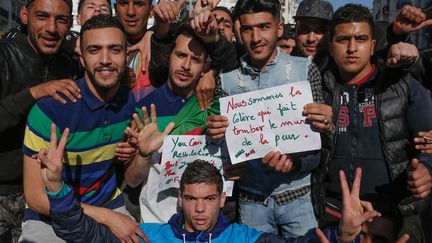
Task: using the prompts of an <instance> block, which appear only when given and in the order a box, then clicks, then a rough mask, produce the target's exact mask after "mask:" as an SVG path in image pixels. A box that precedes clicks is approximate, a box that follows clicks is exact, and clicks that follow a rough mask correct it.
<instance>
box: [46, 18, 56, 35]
mask: <svg viewBox="0 0 432 243" xmlns="http://www.w3.org/2000/svg"><path fill="white" fill-rule="evenodd" d="M56 28H57V27H56V19H55V18H49V19H48V21H47V22H46V25H45V30H46V31H47V32H48V33H55V32H56Z"/></svg>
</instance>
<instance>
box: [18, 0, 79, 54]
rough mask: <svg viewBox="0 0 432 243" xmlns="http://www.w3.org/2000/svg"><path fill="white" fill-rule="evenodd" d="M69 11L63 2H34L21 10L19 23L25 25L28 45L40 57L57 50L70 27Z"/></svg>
mask: <svg viewBox="0 0 432 243" xmlns="http://www.w3.org/2000/svg"><path fill="white" fill-rule="evenodd" d="M70 13H71V9H70V7H69V5H68V4H67V3H66V2H65V1H58V0H35V1H33V2H32V3H31V4H30V5H29V7H27V8H26V7H25V6H23V7H22V8H21V21H22V23H23V24H25V25H27V31H28V39H29V42H30V45H31V46H32V47H33V49H35V50H36V51H37V52H38V53H39V54H40V55H42V56H51V55H54V54H55V53H57V51H58V50H59V48H60V46H61V44H62V42H63V40H64V37H65V35H66V32H67V31H68V30H69V28H70V26H71V14H70Z"/></svg>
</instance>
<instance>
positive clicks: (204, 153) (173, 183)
mask: <svg viewBox="0 0 432 243" xmlns="http://www.w3.org/2000/svg"><path fill="white" fill-rule="evenodd" d="M197 159H201V160H205V161H207V162H209V163H211V164H213V165H214V166H216V168H218V170H219V171H220V172H221V173H222V168H223V165H226V164H230V162H229V157H228V151H227V147H226V144H225V141H223V140H219V141H216V140H212V139H211V138H210V137H206V136H204V135H201V136H194V135H180V136H174V135H169V136H166V137H165V139H164V142H163V145H162V159H161V165H162V167H163V170H162V173H161V182H160V184H159V187H160V190H161V191H162V190H165V189H168V188H171V187H176V188H179V187H180V178H181V176H182V174H183V172H184V170H185V169H186V167H187V166H188V165H189V164H190V163H192V162H193V161H194V160H197ZM233 186H234V182H233V181H224V191H225V192H226V194H227V196H231V193H232V189H233Z"/></svg>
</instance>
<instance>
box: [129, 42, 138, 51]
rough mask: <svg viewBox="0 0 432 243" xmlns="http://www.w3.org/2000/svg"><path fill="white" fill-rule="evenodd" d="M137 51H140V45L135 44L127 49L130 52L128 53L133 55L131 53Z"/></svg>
mask: <svg viewBox="0 0 432 243" xmlns="http://www.w3.org/2000/svg"><path fill="white" fill-rule="evenodd" d="M137 50H139V45H138V44H135V45H133V46H129V47H128V48H127V52H128V53H131V52H133V51H137Z"/></svg>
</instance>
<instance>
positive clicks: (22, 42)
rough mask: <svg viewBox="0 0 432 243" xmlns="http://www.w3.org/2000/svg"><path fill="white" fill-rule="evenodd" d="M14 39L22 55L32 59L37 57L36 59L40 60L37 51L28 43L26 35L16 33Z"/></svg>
mask: <svg viewBox="0 0 432 243" xmlns="http://www.w3.org/2000/svg"><path fill="white" fill-rule="evenodd" d="M14 40H15V43H16V44H17V46H18V48H19V49H20V50H21V51H22V53H23V54H24V55H26V56H27V57H30V58H32V59H37V60H38V61H40V62H42V58H41V57H40V56H39V53H37V52H36V51H35V50H34V49H33V47H32V46H31V45H30V43H29V40H28V38H27V35H25V34H23V33H18V34H17V35H16V36H15V37H14Z"/></svg>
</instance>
